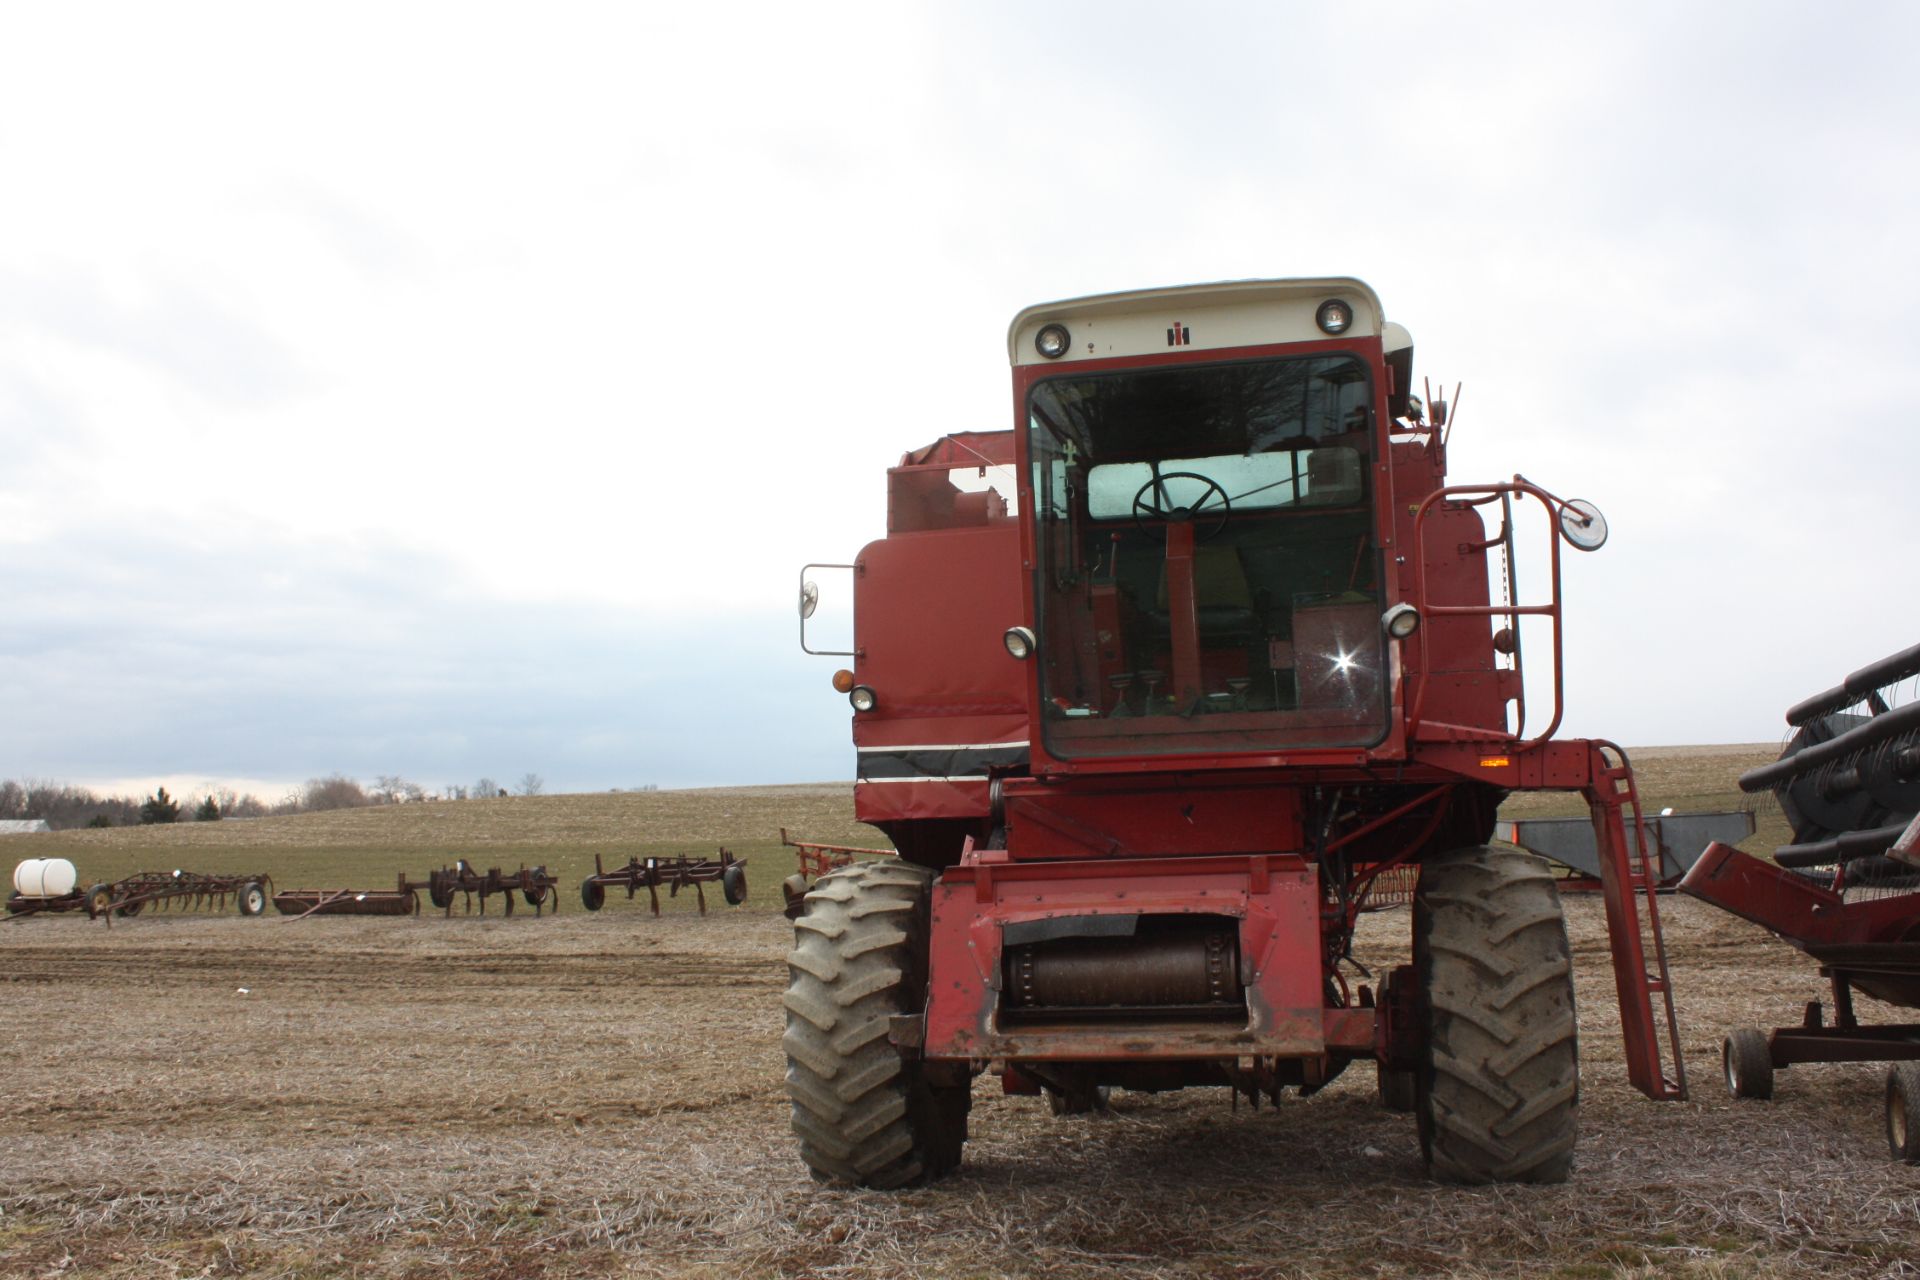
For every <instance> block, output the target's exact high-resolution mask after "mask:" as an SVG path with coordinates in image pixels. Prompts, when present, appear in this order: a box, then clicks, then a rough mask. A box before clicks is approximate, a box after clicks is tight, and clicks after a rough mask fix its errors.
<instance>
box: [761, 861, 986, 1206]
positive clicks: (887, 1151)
mask: <svg viewBox="0 0 1920 1280" xmlns="http://www.w3.org/2000/svg"><path fill="white" fill-rule="evenodd" d="M932 878H933V873H932V872H931V871H928V870H925V869H923V868H920V867H917V866H914V865H913V864H911V863H900V862H884V863H881V862H856V863H852V864H850V865H848V866H845V867H840V868H836V869H835V870H833V871H831V872H829V873H828V874H826V875H824V876H822V877H821V878H820V880H819V881H818V882H817V883H816V884H815V885H814V887H813V888H812V889H811V890H809V891H808V893H807V895H806V898H805V905H806V910H805V913H804V914H802V915H801V916H800V917H799V918H798V919H797V920H795V921H794V926H795V928H794V949H793V951H792V953H791V954H789V956H788V957H787V963H788V973H789V982H788V989H787V995H786V998H785V1006H786V1010H787V1027H786V1033H785V1035H784V1036H783V1037H782V1040H783V1044H784V1046H785V1049H786V1054H787V1077H786V1080H787V1097H788V1100H789V1101H790V1102H791V1103H792V1105H793V1132H794V1135H795V1136H796V1137H797V1138H798V1139H799V1140H800V1155H801V1159H802V1160H803V1161H805V1163H806V1165H807V1167H808V1168H809V1169H810V1170H811V1171H812V1172H813V1174H814V1176H815V1177H816V1178H817V1179H819V1180H821V1181H825V1182H842V1183H854V1184H857V1185H860V1186H865V1187H874V1188H880V1189H892V1188H897V1187H905V1186H910V1185H913V1184H915V1183H919V1182H922V1181H925V1180H928V1179H931V1178H937V1177H939V1176H941V1175H942V1174H944V1173H947V1172H949V1171H951V1170H952V1169H953V1168H954V1167H955V1166H957V1165H958V1164H959V1159H960V1148H961V1143H962V1142H963V1141H964V1139H965V1134H966V1092H965V1090H963V1089H957V1088H951V1089H939V1088H934V1087H932V1086H931V1085H929V1084H928V1083H927V1082H926V1080H925V1079H924V1077H922V1076H921V1075H920V1074H919V1072H918V1069H917V1064H913V1063H910V1062H909V1060H908V1059H906V1058H904V1057H902V1055H901V1053H900V1051H899V1050H898V1049H897V1048H896V1047H895V1046H894V1044H893V1042H892V1041H891V1040H890V1039H889V1037H888V1034H887V1033H888V1030H889V1028H890V1026H891V1020H892V1018H893V1017H894V1016H895V1015H898V1014H901V1013H907V1012H917V1011H918V1001H919V986H920V984H921V983H923V982H924V973H923V971H924V966H925V946H926V929H927V924H926V913H927V904H928V899H929V896H930V893H929V890H930V885H931V881H932Z"/></svg>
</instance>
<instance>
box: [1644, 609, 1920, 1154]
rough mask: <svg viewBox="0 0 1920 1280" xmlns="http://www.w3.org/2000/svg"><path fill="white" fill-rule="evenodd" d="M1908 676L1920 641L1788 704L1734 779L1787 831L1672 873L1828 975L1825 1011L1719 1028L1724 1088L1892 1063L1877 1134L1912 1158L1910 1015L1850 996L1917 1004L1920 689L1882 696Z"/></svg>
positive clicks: (1917, 1139) (1917, 1060)
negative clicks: (1873, 1007)
mask: <svg viewBox="0 0 1920 1280" xmlns="http://www.w3.org/2000/svg"><path fill="white" fill-rule="evenodd" d="M1916 675H1920V645H1916V646H1914V647H1913V648H1911V649H1906V650H1903V651H1902V652H1900V653H1896V654H1894V655H1892V656H1891V657H1888V658H1883V659H1882V660H1880V661H1879V662H1876V663H1872V664H1871V665H1869V666H1866V667H1863V668H1861V669H1860V670H1859V671H1856V672H1854V673H1853V674H1852V675H1850V676H1848V677H1847V678H1846V680H1845V681H1843V682H1842V683H1841V684H1839V685H1837V686H1835V687H1834V688H1832V689H1829V690H1827V691H1826V692H1825V693H1822V694H1819V695H1817V696H1815V697H1812V698H1808V699H1807V700H1806V701H1804V702H1801V703H1799V704H1797V705H1796V706H1794V707H1793V708H1792V709H1790V710H1789V711H1788V712H1787V723H1788V724H1789V725H1791V726H1792V727H1793V728H1794V729H1795V730H1796V732H1795V733H1794V735H1793V737H1792V739H1790V740H1789V741H1788V743H1787V747H1786V750H1785V751H1784V752H1782V753H1781V756H1780V759H1779V760H1777V761H1775V762H1774V763H1773V764H1770V765H1764V766H1762V767H1761V768H1758V769H1753V770H1749V771H1748V772H1747V773H1745V774H1743V775H1742V776H1741V778H1740V788H1741V790H1743V791H1747V792H1754V793H1758V792H1771V793H1772V794H1773V796H1774V797H1775V798H1776V799H1777V800H1778V801H1779V804H1780V809H1781V811H1782V813H1784V814H1785V816H1786V818H1787V821H1788V823H1789V824H1790V825H1791V826H1792V829H1793V841H1792V843H1790V844H1787V845H1783V846H1782V847H1780V848H1779V849H1777V850H1775V851H1774V855H1773V861H1772V862H1767V861H1764V860H1762V859H1759V858H1755V857H1753V856H1751V855H1749V854H1745V853H1742V852H1740V851H1739V850H1738V849H1734V848H1731V847H1729V846H1727V845H1724V844H1720V843H1717V842H1716V843H1714V844H1713V845H1711V846H1709V847H1708V849H1707V851H1706V852H1705V853H1704V854H1702V855H1701V857H1700V860H1699V861H1698V862H1697V863H1695V864H1694V866H1693V869H1692V870H1691V871H1689V872H1688V873H1687V876H1686V878H1685V879H1684V880H1683V881H1682V882H1681V884H1680V889H1681V891H1682V892H1684V893H1687V894H1691V895H1692V896H1693V897H1696V898H1699V899H1700V900H1702V901H1704V902H1711V903H1713V904H1714V905H1715V906H1718V907H1721V908H1724V909H1725V910H1727V911H1730V912H1732V913H1733V914H1735V915H1737V916H1740V917H1742V918H1744V919H1747V920H1751V921H1753V922H1754V923H1755V924H1758V925H1760V926H1761V927H1763V928H1766V929H1770V930H1772V931H1773V932H1774V933H1775V934H1777V935H1778V936H1780V937H1781V938H1784V939H1785V940H1786V941H1788V942H1790V943H1792V944H1793V945H1794V946H1796V947H1798V948H1800V949H1801V950H1802V951H1804V952H1806V953H1807V954H1808V955H1809V956H1811V957H1812V958H1813V959H1814V961H1815V962H1817V963H1818V964H1819V966H1820V976H1821V977H1823V978H1826V979H1827V980H1828V981H1829V983H1830V984H1831V989H1832V993H1833V1011H1832V1017H1831V1019H1830V1020H1829V1018H1828V1016H1827V1011H1826V1010H1825V1009H1824V1008H1823V1007H1822V1003H1821V1002H1820V1001H1818V1000H1815V1001H1811V1002H1809V1003H1808V1005H1807V1007H1806V1011H1805V1013H1804V1015H1803V1017H1802V1019H1801V1021H1800V1023H1799V1025H1797V1026H1787V1027H1777V1028H1775V1029H1773V1030H1772V1031H1768V1032H1762V1031H1758V1030H1752V1029H1743V1030H1739V1031H1735V1032H1734V1033H1733V1034H1732V1035H1730V1036H1728V1037H1727V1039H1726V1042H1725V1044H1724V1045H1723V1046H1722V1051H1721V1061H1722V1065H1723V1067H1724V1070H1725V1074H1726V1081H1727V1088H1728V1090H1729V1091H1730V1092H1731V1093H1732V1094H1733V1096H1734V1097H1736V1098H1770V1097H1772V1096H1773V1087H1774V1079H1773V1076H1774V1072H1775V1071H1776V1070H1778V1069H1781V1068H1784V1067H1790V1066H1792V1065H1793V1064H1795V1063H1798V1062H1889V1063H1892V1064H1894V1065H1893V1066H1891V1067H1890V1068H1889V1070H1888V1072H1887V1086H1886V1108H1887V1109H1886V1126H1887V1144H1888V1146H1889V1147H1890V1148H1891V1150H1892V1152H1893V1154H1894V1156H1895V1157H1896V1158H1897V1159H1901V1160H1905V1161H1907V1162H1909V1163H1920V1129H1916V1128H1915V1127H1914V1124H1913V1119H1914V1116H1915V1113H1916V1112H1920V1023H1913V1022H1909V1023H1882V1024H1878V1025H1865V1024H1862V1023H1861V1022H1860V1021H1859V1019H1858V1018H1857V1016H1856V1015H1855V1012H1854V1002H1853V996H1854V993H1855V992H1856V991H1858V992H1861V993H1863V994H1865V995H1868V996H1871V997H1873V998H1875V999H1878V1000H1883V1001H1885V1002H1886V1003H1888V1004H1891V1005H1893V1006H1895V1007H1897V1008H1902V1009H1913V1008H1920V701H1909V702H1907V703H1906V704H1905V705H1900V706H1895V705H1892V703H1891V695H1892V690H1893V688H1894V687H1895V686H1897V685H1898V684H1900V683H1901V682H1902V681H1904V680H1907V679H1909V678H1911V677H1914V676H1916Z"/></svg>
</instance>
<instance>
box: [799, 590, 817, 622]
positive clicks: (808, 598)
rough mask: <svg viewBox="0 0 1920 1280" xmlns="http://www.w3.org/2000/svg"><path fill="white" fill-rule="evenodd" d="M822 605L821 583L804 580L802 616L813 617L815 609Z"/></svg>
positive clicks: (801, 594)
mask: <svg viewBox="0 0 1920 1280" xmlns="http://www.w3.org/2000/svg"><path fill="white" fill-rule="evenodd" d="M819 607H820V584H819V583H817V582H803V583H801V584H800V616H801V617H803V618H811V617H812V616H813V611H814V610H815V609H818V608H819Z"/></svg>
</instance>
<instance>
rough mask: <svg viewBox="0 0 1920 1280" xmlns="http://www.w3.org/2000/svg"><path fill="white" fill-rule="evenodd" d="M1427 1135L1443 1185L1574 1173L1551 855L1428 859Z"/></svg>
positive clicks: (1566, 978)
mask: <svg viewBox="0 0 1920 1280" xmlns="http://www.w3.org/2000/svg"><path fill="white" fill-rule="evenodd" d="M1413 912H1414V914H1413V955H1414V966H1415V972H1416V974H1417V977H1418V981H1419V1004H1420V1017H1421V1021H1422V1022H1423V1024H1424V1027H1423V1030H1424V1031H1425V1033H1426V1035H1425V1041H1426V1049H1425V1053H1424V1058H1425V1061H1424V1063H1423V1065H1422V1068H1421V1070H1419V1071H1418V1072H1416V1073H1415V1079H1414V1085H1415V1091H1416V1094H1417V1098H1416V1104H1415V1114H1416V1116H1417V1118H1418V1120H1419V1124H1420V1145H1421V1148H1422V1150H1423V1151H1424V1152H1425V1154H1426V1157H1427V1162H1428V1167H1429V1169H1430V1171H1431V1172H1432V1174H1433V1176H1434V1177H1435V1178H1437V1179H1439V1180H1441V1181H1443V1182H1564V1181H1566V1179H1567V1175H1568V1174H1569V1173H1570V1172H1572V1169H1573V1147H1574V1141H1575V1139H1576V1137H1577V1136H1578V1131H1579V1124H1578V1118H1579V1101H1580V1067H1579V1058H1578V1052H1577V1048H1576V1032H1575V1026H1574V1016H1573V960H1572V957H1571V955H1570V953H1569V952H1568V949H1567V930H1566V923H1565V920H1564V919H1563V917H1562V915H1561V912H1560V895H1559V892H1558V890H1556V889H1555V887H1554V883H1553V873H1552V872H1551V871H1550V870H1548V868H1547V863H1546V861H1545V860H1544V859H1542V858H1538V857H1535V856H1534V855H1533V854H1530V853H1523V852H1521V851H1520V850H1518V849H1500V848H1488V847H1475V848H1468V849H1459V850H1455V851H1453V852H1451V853H1447V854H1443V855H1441V856H1440V857H1438V858H1435V859H1433V860H1431V861H1428V862H1427V863H1425V864H1423V865H1422V867H1421V869H1420V886H1419V889H1418V890H1417V891H1416V893H1415V895H1414V907H1413Z"/></svg>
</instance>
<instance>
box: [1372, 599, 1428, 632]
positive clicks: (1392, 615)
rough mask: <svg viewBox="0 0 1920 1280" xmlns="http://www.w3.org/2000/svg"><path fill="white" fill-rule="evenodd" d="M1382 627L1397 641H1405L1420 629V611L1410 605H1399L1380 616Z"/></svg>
mask: <svg viewBox="0 0 1920 1280" xmlns="http://www.w3.org/2000/svg"><path fill="white" fill-rule="evenodd" d="M1380 625H1381V626H1382V627H1384V628H1385V629H1386V632H1387V634H1388V635H1390V636H1392V637H1393V638H1394V639H1395V640H1405V639H1406V638H1407V637H1408V636H1410V635H1412V634H1413V633H1414V632H1416V631H1418V630H1419V629H1420V611H1419V610H1418V609H1416V608H1414V607H1413V606H1412V605H1410V604H1397V605H1395V606H1393V608H1391V609H1389V610H1387V611H1386V612H1385V613H1383V614H1381V615H1380Z"/></svg>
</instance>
